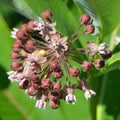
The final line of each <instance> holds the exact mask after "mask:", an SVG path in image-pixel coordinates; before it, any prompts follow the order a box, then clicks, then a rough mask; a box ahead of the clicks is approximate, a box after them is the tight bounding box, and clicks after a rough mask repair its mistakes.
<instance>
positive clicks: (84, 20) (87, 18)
mask: <svg viewBox="0 0 120 120" xmlns="http://www.w3.org/2000/svg"><path fill="white" fill-rule="evenodd" d="M90 20H91V17H90V15H88V14H84V15H82V16H81V17H80V21H81V23H82V24H85V25H87V24H88V23H89V22H90Z"/></svg>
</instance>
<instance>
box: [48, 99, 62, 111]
mask: <svg viewBox="0 0 120 120" xmlns="http://www.w3.org/2000/svg"><path fill="white" fill-rule="evenodd" d="M59 104H60V103H59V101H52V100H50V101H49V105H50V107H51V108H52V109H57V108H58V107H59Z"/></svg>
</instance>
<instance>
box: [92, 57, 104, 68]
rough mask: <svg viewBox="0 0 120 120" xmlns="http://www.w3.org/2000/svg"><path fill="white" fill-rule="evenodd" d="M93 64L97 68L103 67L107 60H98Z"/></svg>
mask: <svg viewBox="0 0 120 120" xmlns="http://www.w3.org/2000/svg"><path fill="white" fill-rule="evenodd" d="M93 65H94V66H95V67H96V68H102V67H104V66H105V62H104V60H100V59H98V60H96V61H95V62H93Z"/></svg>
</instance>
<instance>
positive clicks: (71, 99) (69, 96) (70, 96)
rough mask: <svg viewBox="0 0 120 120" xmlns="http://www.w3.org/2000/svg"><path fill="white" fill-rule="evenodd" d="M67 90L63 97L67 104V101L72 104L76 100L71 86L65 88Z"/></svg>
mask: <svg viewBox="0 0 120 120" xmlns="http://www.w3.org/2000/svg"><path fill="white" fill-rule="evenodd" d="M67 92H68V94H67V95H66V97H65V101H66V102H67V103H68V104H69V103H72V104H73V105H74V104H75V102H76V97H75V95H74V94H73V93H74V90H73V89H72V88H68V89H67Z"/></svg>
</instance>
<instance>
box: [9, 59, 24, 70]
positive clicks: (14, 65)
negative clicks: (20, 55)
mask: <svg viewBox="0 0 120 120" xmlns="http://www.w3.org/2000/svg"><path fill="white" fill-rule="evenodd" d="M11 69H12V70H15V71H19V70H21V69H22V64H21V63H19V62H18V61H13V62H12V63H11Z"/></svg>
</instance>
